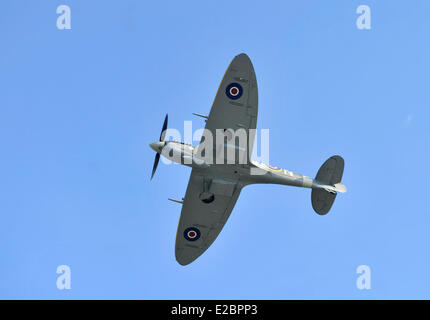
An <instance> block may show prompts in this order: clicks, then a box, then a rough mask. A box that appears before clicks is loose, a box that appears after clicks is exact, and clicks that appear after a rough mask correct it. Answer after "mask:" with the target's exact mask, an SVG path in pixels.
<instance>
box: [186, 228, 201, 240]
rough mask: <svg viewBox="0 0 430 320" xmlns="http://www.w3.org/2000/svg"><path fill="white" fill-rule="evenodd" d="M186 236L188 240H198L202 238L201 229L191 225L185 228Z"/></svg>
mask: <svg viewBox="0 0 430 320" xmlns="http://www.w3.org/2000/svg"><path fill="white" fill-rule="evenodd" d="M184 238H185V239H187V240H188V241H196V240H198V239H199V238H200V230H199V229H197V228H195V227H189V228H187V229H185V230H184Z"/></svg>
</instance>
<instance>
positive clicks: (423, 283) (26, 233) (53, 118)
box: [0, 0, 430, 299]
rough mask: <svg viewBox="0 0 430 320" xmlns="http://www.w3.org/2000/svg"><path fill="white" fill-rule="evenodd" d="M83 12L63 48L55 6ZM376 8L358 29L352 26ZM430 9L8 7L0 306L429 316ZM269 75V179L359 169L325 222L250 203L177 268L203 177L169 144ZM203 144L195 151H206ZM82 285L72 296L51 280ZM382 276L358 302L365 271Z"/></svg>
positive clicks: (122, 4) (267, 201) (423, 4)
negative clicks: (220, 302) (146, 304)
mask: <svg viewBox="0 0 430 320" xmlns="http://www.w3.org/2000/svg"><path fill="white" fill-rule="evenodd" d="M61 4H66V5H68V6H70V8H71V17H72V19H71V27H72V29H71V30H58V29H57V26H56V20H57V17H58V14H57V13H56V9H57V6H59V5H61ZM361 4H364V5H368V6H369V7H370V8H371V18H372V19H371V29H370V30H359V29H358V28H357V27H356V19H357V17H358V16H359V15H358V14H357V13H356V9H357V7H358V6H359V5H361ZM429 12H430V2H429V1H427V0H421V1H419V0H414V1H408V2H405V1H397V0H396V1H395V0H378V1H374V0H360V1H355V0H349V1H343V0H342V1H341V0H339V1H323V0H319V1H317V0H315V1H309V0H307V1H278V2H275V1H250V0H248V1H151V2H150V1H138V0H123V1H101V0H100V1H84V0H81V1H78V0H73V1H72V0H68V1H67V0H56V1H53V0H43V1H42V0H39V1H30V0H28V1H23V0H19V1H18V0H17V1H12V0H8V1H1V4H0V39H1V50H0V70H1V73H0V74H1V78H0V147H1V151H0V152H1V157H0V178H1V180H0V200H1V201H0V215H1V223H0V240H1V241H0V253H1V261H0V298H8V299H9V298H25V299H27V298H38V299H45V298H53V299H71V298H73V299H76V298H82V299H88V298H101V299H103V298H108V299H113V298H119V299H247V298H252V299H290V298H293V299H297V298H309V299H320V298H328V299H367V298H370V299H377V298H379V299H386V298H430V256H429V248H428V247H429V227H430V209H429V206H428V201H427V200H428V198H427V197H428V196H429V195H428V188H427V183H428V182H429V170H428V164H429V163H430V161H429V160H430V151H429V138H430V135H429V126H428V118H429V116H430V111H429V101H430V90H429V87H428V84H429V74H430V62H429V56H430V42H429V31H430V20H429V18H428V13H429ZM241 52H245V53H247V54H248V55H249V56H250V58H251V60H252V62H253V64H254V68H255V71H256V74H257V81H258V86H259V117H258V123H257V127H258V128H259V129H270V162H271V164H273V165H277V166H280V167H283V168H286V169H288V170H292V171H294V172H297V173H301V174H305V175H308V176H312V177H313V176H315V175H316V172H317V170H318V168H319V167H320V165H321V164H322V163H323V162H324V161H325V160H326V159H327V158H328V157H330V156H332V155H334V154H339V155H341V156H342V157H343V158H344V159H345V163H346V165H345V172H344V178H343V182H344V183H345V184H346V186H347V187H348V193H346V194H344V195H339V196H338V197H337V199H336V202H335V204H334V206H333V208H332V210H331V211H330V213H329V214H328V215H326V216H318V215H317V214H316V213H315V212H314V211H313V209H312V206H311V200H310V190H307V189H299V188H293V187H285V186H277V185H257V186H250V187H246V188H245V189H243V191H242V193H241V196H240V198H239V200H238V202H237V204H236V207H235V208H234V211H233V213H232V215H231V217H230V219H229V221H228V222H227V224H226V226H225V228H224V229H223V231H222V232H221V234H220V236H219V238H218V239H217V240H216V241H215V243H214V244H213V246H212V247H210V248H209V249H208V251H207V252H206V253H204V254H203V255H202V256H201V257H200V258H199V259H198V260H196V261H195V262H194V263H192V264H190V265H188V266H186V267H182V266H181V265H179V264H178V263H177V262H176V261H175V256H174V245H175V236H176V228H177V225H178V220H179V214H180V210H181V207H180V205H179V204H176V203H172V202H170V201H167V198H168V197H172V198H181V197H183V196H184V195H185V190H186V187H187V183H188V178H189V175H190V169H189V168H187V167H182V166H178V165H170V166H166V165H164V164H162V163H160V165H159V167H158V171H157V173H156V176H155V177H154V179H153V181H152V182H150V181H149V177H150V174H151V170H152V164H153V160H154V152H153V151H152V150H151V149H150V148H149V146H148V144H149V143H151V142H154V141H156V140H157V139H158V137H159V134H160V129H161V126H162V122H163V119H164V115H165V113H169V127H171V128H178V129H181V128H182V127H183V122H184V120H193V126H194V128H195V129H197V128H201V127H202V126H203V125H204V122H203V121H202V119H201V118H196V117H194V116H192V112H197V113H203V114H207V113H209V110H210V107H211V103H212V101H213V98H214V96H215V93H216V91H217V89H218V85H219V83H220V81H221V78H222V76H223V74H224V71H225V69H226V68H227V66H228V64H229V63H230V61H231V59H232V58H233V57H234V56H235V55H237V54H239V53H241ZM195 144H197V141H195ZM63 264H65V265H68V266H70V268H71V290H58V289H57V287H56V280H57V276H58V275H57V274H56V269H57V266H59V265H63ZM359 265H368V266H369V267H370V268H371V289H370V290H359V289H357V287H356V280H357V277H358V276H359V275H358V274H357V273H356V269H357V267H358V266H359Z"/></svg>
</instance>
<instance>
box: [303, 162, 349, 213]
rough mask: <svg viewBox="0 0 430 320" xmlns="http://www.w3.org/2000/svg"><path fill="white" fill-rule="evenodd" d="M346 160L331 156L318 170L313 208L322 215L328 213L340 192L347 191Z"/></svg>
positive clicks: (313, 192) (313, 191)
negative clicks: (345, 181)
mask: <svg viewBox="0 0 430 320" xmlns="http://www.w3.org/2000/svg"><path fill="white" fill-rule="evenodd" d="M344 166H345V162H344V160H343V159H342V157H340V156H333V157H331V158H329V159H328V160H327V161H326V162H324V164H323V165H322V166H321V168H320V169H319V170H318V173H317V176H316V178H315V180H316V187H315V188H313V189H312V197H311V198H312V208H314V210H315V212H316V213H318V214H321V215H324V214H327V213H328V212H329V211H330V209H331V207H332V205H333V202H334V200H335V199H336V195H337V193H338V192H342V193H343V192H346V187H345V185H344V184H343V183H341V182H340V181H341V180H342V175H343V168H344Z"/></svg>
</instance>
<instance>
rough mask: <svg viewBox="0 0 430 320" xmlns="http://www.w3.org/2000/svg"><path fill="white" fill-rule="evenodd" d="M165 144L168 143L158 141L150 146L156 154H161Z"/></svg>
mask: <svg viewBox="0 0 430 320" xmlns="http://www.w3.org/2000/svg"><path fill="white" fill-rule="evenodd" d="M165 144H166V143H165V142H164V141H158V142H153V143H151V144H150V145H149V146H150V147H151V149H152V150H154V151H155V152H161V149H163V147H164V145H165Z"/></svg>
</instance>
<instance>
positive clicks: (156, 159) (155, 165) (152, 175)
mask: <svg viewBox="0 0 430 320" xmlns="http://www.w3.org/2000/svg"><path fill="white" fill-rule="evenodd" d="M159 161H160V154H159V153H157V154H156V155H155V160H154V167H153V168H152V174H151V180H152V178H153V177H154V173H155V171H156V170H157V167H158V162H159Z"/></svg>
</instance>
